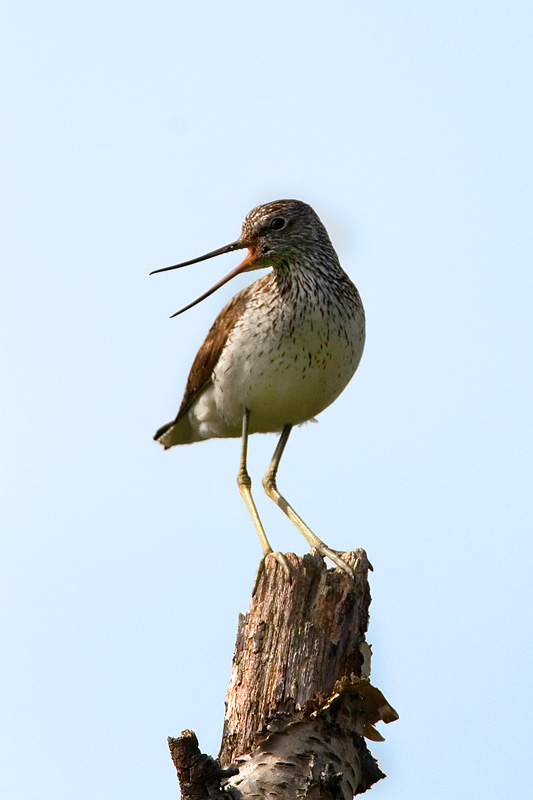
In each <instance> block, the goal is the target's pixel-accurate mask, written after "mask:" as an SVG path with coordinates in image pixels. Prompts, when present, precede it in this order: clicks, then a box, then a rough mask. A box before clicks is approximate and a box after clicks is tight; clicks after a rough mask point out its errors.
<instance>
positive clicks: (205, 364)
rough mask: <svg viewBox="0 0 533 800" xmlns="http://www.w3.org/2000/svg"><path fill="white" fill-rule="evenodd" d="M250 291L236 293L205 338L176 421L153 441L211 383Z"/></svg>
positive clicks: (160, 430)
mask: <svg viewBox="0 0 533 800" xmlns="http://www.w3.org/2000/svg"><path fill="white" fill-rule="evenodd" d="M252 287H253V284H252V285H251V286H248V287H246V289H243V290H242V291H241V292H238V294H236V295H235V297H233V298H232V299H231V300H230V301H229V303H228V304H227V305H226V306H224V308H223V309H222V311H221V312H220V314H219V315H218V317H217V318H216V320H215V321H214V323H213V325H212V326H211V329H210V331H209V333H208V334H207V336H206V337H205V341H204V343H203V344H202V346H201V347H200V349H199V350H198V352H197V354H196V358H195V359H194V361H193V365H192V367H191V371H190V372H189V377H188V378H187V385H186V387H185V393H184V395H183V400H182V401H181V405H180V410H179V411H178V415H177V417H176V419H174V420H172V422H168V423H167V424H166V425H163V426H162V427H161V428H159V430H158V431H157V433H156V434H155V436H154V439H156V440H157V439H159V438H160V437H161V436H162V435H163V434H164V433H166V432H167V431H168V430H169V428H171V427H172V426H173V425H175V424H176V422H178V421H179V419H180V418H181V417H182V416H183V415H184V414H186V413H187V411H188V410H189V408H190V407H191V405H192V404H193V403H194V401H195V400H196V398H197V397H198V395H199V394H200V393H201V392H202V391H203V389H205V387H206V385H207V384H208V383H209V381H210V380H211V375H212V374H213V370H214V368H215V367H216V365H217V363H218V359H219V358H220V354H221V353H222V350H223V349H224V345H225V344H226V341H227V338H228V336H229V334H230V332H231V330H232V328H233V327H234V325H235V323H236V321H237V320H238V319H239V317H240V316H241V315H242V313H243V311H244V309H245V308H246V305H247V303H248V298H249V296H250V293H251V290H252Z"/></svg>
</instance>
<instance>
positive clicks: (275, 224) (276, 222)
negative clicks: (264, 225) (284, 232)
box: [270, 217, 285, 231]
mask: <svg viewBox="0 0 533 800" xmlns="http://www.w3.org/2000/svg"><path fill="white" fill-rule="evenodd" d="M284 227H285V220H284V219H283V217H276V218H275V219H273V220H272V222H271V223H270V230H272V231H280V230H281V229H282V228H284Z"/></svg>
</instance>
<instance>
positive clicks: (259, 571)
mask: <svg viewBox="0 0 533 800" xmlns="http://www.w3.org/2000/svg"><path fill="white" fill-rule="evenodd" d="M269 557H272V558H275V559H276V561H277V562H278V564H281V566H282V567H283V569H284V571H285V575H286V576H287V579H288V580H289V581H290V580H291V568H290V567H289V562H288V561H287V559H286V558H285V556H284V555H283V553H275V552H274V550H268V551H267V552H266V553H264V554H263V558H262V559H261V561H260V562H259V566H258V567H257V572H256V573H255V581H254V588H253V589H252V595H254V594H255V593H256V591H257V587H258V586H259V581H260V580H261V576H262V575H263V572H264V571H265V561H266V559H267V558H269Z"/></svg>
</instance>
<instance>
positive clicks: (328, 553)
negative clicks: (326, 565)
mask: <svg viewBox="0 0 533 800" xmlns="http://www.w3.org/2000/svg"><path fill="white" fill-rule="evenodd" d="M313 549H314V550H315V552H316V553H318V555H319V556H322V558H329V560H330V561H333V563H334V564H335V566H336V567H339V569H342V570H343V572H346V574H347V575H349V576H350V578H351V579H352V580H355V571H354V569H352V567H351V566H350V565H349V564H347V563H346V561H343V560H342V558H339V556H340V555H341V554H342V550H332V549H331V548H330V547H328V546H327V544H324V543H323V542H321V543H320V544H317V545H316V547H315V548H313ZM356 566H357V565H356Z"/></svg>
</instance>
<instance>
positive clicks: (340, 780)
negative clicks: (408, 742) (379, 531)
mask: <svg viewBox="0 0 533 800" xmlns="http://www.w3.org/2000/svg"><path fill="white" fill-rule="evenodd" d="M342 558H343V559H345V560H346V562H347V563H348V564H350V566H352V568H353V569H354V572H355V580H353V579H352V578H351V577H350V576H349V575H347V574H346V573H345V572H343V571H342V570H340V569H329V570H328V569H327V568H326V566H325V564H324V562H323V560H322V559H321V558H319V557H318V556H316V555H306V556H304V557H303V558H298V557H297V556H295V555H293V554H292V553H289V554H288V555H287V559H288V561H289V563H290V567H291V580H290V581H288V580H287V577H286V575H285V572H284V571H283V569H282V568H281V566H280V565H279V564H278V562H277V561H276V560H275V559H267V562H266V568H265V571H264V574H263V576H262V577H261V580H260V582H259V585H258V587H257V591H256V593H255V595H253V596H252V600H251V603H250V608H249V610H248V613H247V614H246V615H241V616H240V619H239V628H238V633H237V643H236V646H235V655H234V659H233V669H232V674H231V679H230V685H229V689H228V694H227V699H226V715H225V722H224V732H223V738H222V745H221V749H220V756H219V761H214V760H213V759H210V757H209V756H205V755H203V754H201V753H200V751H199V748H198V743H197V741H196V737H194V734H191V732H190V731H186V732H184V734H182V737H181V738H180V739H173V740H169V744H171V743H172V744H171V752H172V753H173V760H174V763H175V764H176V768H177V769H178V776H179V777H180V785H181V788H182V795H183V797H186V798H190V800H204V798H207V797H214V796H216V795H217V794H221V795H223V796H226V797H227V796H228V794H227V793H228V792H229V793H230V794H231V796H232V797H233V798H244V800H251V799H252V798H253V800H260V798H265V800H266V798H275V800H293V798H296V797H297V798H299V799H300V798H301V799H302V800H303V798H307V799H308V800H351V798H352V797H353V795H354V794H358V793H361V792H364V791H365V790H366V789H367V788H369V787H370V786H371V785H372V784H373V783H375V782H376V781H377V780H379V779H380V778H382V777H384V775H383V773H382V772H381V770H380V769H379V768H378V766H377V764H376V762H375V760H374V758H373V757H372V755H371V754H370V753H369V751H368V749H367V747H366V744H365V741H364V738H363V737H367V738H370V739H374V740H381V739H382V738H383V737H382V736H381V735H380V734H379V733H378V731H377V730H376V728H375V727H374V723H376V722H377V721H379V720H383V721H385V722H391V721H392V720H394V719H397V716H398V715H397V714H396V712H395V711H394V709H392V708H391V706H389V704H388V703H387V701H386V700H385V698H384V697H383V695H382V694H381V692H380V691H379V690H378V689H376V688H375V687H373V686H371V684H370V683H369V680H368V678H369V674H370V647H369V646H368V645H367V643H366V640H365V633H366V630H367V626H368V608H369V604H370V590H369V586H368V569H369V568H371V567H370V565H369V563H368V560H367V557H366V553H365V552H364V550H356V551H354V552H352V553H346V554H344V555H343V556H342ZM191 737H194V739H192V738H191ZM220 765H222V767H221V766H220ZM224 767H225V768H228V769H229V772H226V773H224V770H223V768H224ZM237 769H238V774H236V771H237ZM191 775H192V778H191Z"/></svg>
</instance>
